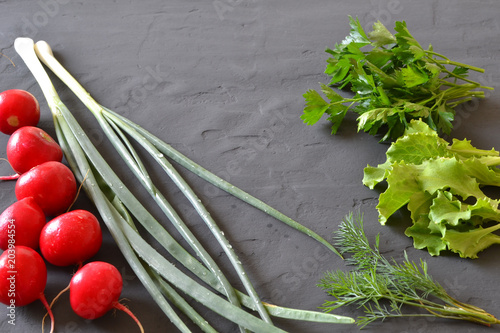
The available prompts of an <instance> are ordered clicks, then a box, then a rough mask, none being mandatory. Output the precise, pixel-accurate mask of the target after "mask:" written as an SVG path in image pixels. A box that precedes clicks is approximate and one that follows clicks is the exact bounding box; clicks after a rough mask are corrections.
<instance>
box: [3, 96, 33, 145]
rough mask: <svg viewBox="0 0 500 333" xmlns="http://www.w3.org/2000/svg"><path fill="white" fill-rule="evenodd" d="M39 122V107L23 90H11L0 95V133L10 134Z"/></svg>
mask: <svg viewBox="0 0 500 333" xmlns="http://www.w3.org/2000/svg"><path fill="white" fill-rule="evenodd" d="M39 121H40V105H39V104H38V101H37V100H36V98H35V96H33V95H32V94H30V93H29V92H27V91H25V90H20V89H11V90H6V91H4V92H2V93H0V132H2V133H5V134H8V135H10V134H12V133H14V131H15V130H17V129H18V128H21V127H23V126H36V125H37V124H38V122H39Z"/></svg>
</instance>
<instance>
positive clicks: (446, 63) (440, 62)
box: [425, 50, 484, 73]
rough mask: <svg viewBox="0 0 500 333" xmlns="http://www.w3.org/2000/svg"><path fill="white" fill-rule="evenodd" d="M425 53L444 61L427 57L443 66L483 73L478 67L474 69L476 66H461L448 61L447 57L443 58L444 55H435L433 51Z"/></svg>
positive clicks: (458, 63)
mask: <svg viewBox="0 0 500 333" xmlns="http://www.w3.org/2000/svg"><path fill="white" fill-rule="evenodd" d="M425 53H427V54H431V55H435V56H437V57H440V58H443V59H444V60H437V59H434V58H432V57H429V58H430V59H432V60H433V62H435V63H438V64H444V65H453V66H456V67H463V68H468V69H471V70H473V71H476V72H480V73H484V69H483V68H479V67H476V66H471V65H467V64H463V63H460V62H456V61H453V60H450V59H448V58H447V57H445V56H444V55H442V54H440V53H437V52H434V51H430V50H425Z"/></svg>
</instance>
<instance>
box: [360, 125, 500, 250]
mask: <svg viewBox="0 0 500 333" xmlns="http://www.w3.org/2000/svg"><path fill="white" fill-rule="evenodd" d="M386 155H387V160H386V161H385V162H384V163H383V164H380V165H378V166H377V167H372V166H367V167H366V168H365V169H364V178H363V183H364V184H365V185H366V186H368V187H370V188H371V189H373V188H374V187H375V186H376V185H377V184H379V183H380V182H383V181H384V180H386V182H387V185H388V186H387V189H386V190H385V192H383V193H382V194H380V197H379V203H378V205H377V209H378V211H379V220H380V222H381V223H382V224H385V223H386V221H387V219H388V218H389V217H390V216H391V215H392V214H393V213H394V212H396V211H397V210H399V209H400V208H402V207H403V206H407V207H408V209H409V211H410V212H411V219H412V221H413V225H412V226H411V227H409V228H408V229H407V230H406V232H405V233H406V235H407V236H409V237H413V241H414V246H415V247H416V248H418V249H423V248H427V249H428V251H429V253H430V254H432V255H439V254H440V252H441V251H443V250H446V249H448V250H451V251H453V252H456V253H459V254H460V256H461V257H463V258H477V253H478V252H480V251H482V250H484V249H485V248H487V247H489V246H490V245H492V244H495V243H500V236H498V235H496V234H494V233H493V232H494V231H495V230H498V229H500V210H499V209H498V205H499V203H500V201H499V200H495V199H493V198H490V197H489V196H487V195H486V194H485V193H484V192H483V187H485V186H500V169H499V168H498V167H497V166H498V165H500V157H499V153H498V151H495V150H494V149H491V150H482V149H477V148H475V147H473V146H472V145H471V143H470V141H468V140H457V139H454V140H453V143H452V144H449V143H448V142H447V141H446V140H444V139H442V138H440V137H438V135H437V133H436V132H435V131H433V130H432V129H430V128H429V126H428V125H426V124H425V123H424V122H422V121H420V120H418V121H415V120H414V121H412V122H410V124H409V127H408V129H407V131H406V132H405V134H404V136H402V137H401V138H399V139H398V140H396V141H395V142H393V143H392V144H391V146H390V147H389V149H388V150H387V153H386Z"/></svg>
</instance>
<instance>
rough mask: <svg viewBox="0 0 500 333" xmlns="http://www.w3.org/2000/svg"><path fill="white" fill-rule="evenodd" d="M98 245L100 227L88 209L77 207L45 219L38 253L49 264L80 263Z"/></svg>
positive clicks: (91, 253) (94, 250)
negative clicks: (45, 222) (47, 220)
mask: <svg viewBox="0 0 500 333" xmlns="http://www.w3.org/2000/svg"><path fill="white" fill-rule="evenodd" d="M101 244H102V233H101V226H100V225H99V221H98V220H97V218H96V217H95V216H94V215H93V214H92V213H90V212H89V211H86V210H82V209H78V210H73V211H70V212H67V213H64V214H62V215H59V216H57V217H56V218H54V219H53V220H51V221H49V222H48V223H47V224H46V225H45V226H44V227H43V230H42V232H41V233H40V251H41V252H42V256H43V257H44V258H45V260H47V261H48V262H50V263H51V264H53V265H56V266H69V265H75V264H79V265H81V264H82V263H83V262H84V261H85V260H87V259H90V258H91V257H92V256H94V255H95V254H96V253H97V251H99V248H100V247H101Z"/></svg>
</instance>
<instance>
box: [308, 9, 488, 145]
mask: <svg viewBox="0 0 500 333" xmlns="http://www.w3.org/2000/svg"><path fill="white" fill-rule="evenodd" d="M349 20H350V25H351V31H350V34H349V36H347V37H346V38H345V39H344V40H343V41H342V42H341V43H340V44H337V45H336V46H335V48H334V49H330V48H327V49H326V52H327V53H329V54H330V55H331V57H330V58H329V59H328V60H327V63H328V64H327V66H326V69H325V73H326V74H328V75H329V76H330V77H331V80H330V83H329V84H328V85H327V84H321V91H322V92H323V94H324V95H325V96H326V98H327V99H328V101H326V100H325V99H324V98H323V97H322V95H321V94H320V93H319V92H318V91H316V90H313V89H310V90H308V91H307V92H306V93H305V94H304V95H303V96H304V98H305V101H306V106H305V108H304V112H303V114H302V116H301V118H302V120H303V121H304V123H306V124H307V125H313V124H315V123H316V122H318V120H319V119H321V117H322V116H323V115H324V114H325V113H326V114H328V116H329V117H328V120H330V121H331V122H332V123H333V125H332V134H336V133H337V131H338V128H339V126H340V125H341V123H342V120H343V119H344V117H345V115H346V113H347V111H348V110H350V109H351V110H352V111H354V112H355V113H357V114H358V117H357V120H358V131H361V130H363V131H365V132H367V133H370V134H371V135H375V134H383V138H382V140H381V141H385V140H394V139H397V138H398V137H399V136H401V135H402V134H403V133H404V131H405V129H406V128H407V126H408V122H409V121H410V120H411V119H419V118H421V119H424V120H425V122H426V123H427V124H428V125H429V126H430V127H431V128H432V129H434V130H435V131H437V132H438V133H440V134H441V133H445V134H449V133H450V132H451V129H452V127H453V125H452V121H453V119H454V117H455V107H456V106H457V105H459V104H460V103H464V102H467V101H469V100H471V99H472V98H473V97H479V98H483V97H484V91H483V90H477V89H489V90H492V89H493V88H491V87H485V86H482V85H481V84H479V83H478V82H474V81H472V80H470V79H468V78H467V74H468V71H469V70H473V71H477V72H481V73H483V72H484V70H483V69H481V68H477V67H474V66H469V65H466V64H462V63H458V62H455V61H451V60H450V59H448V58H447V57H445V56H444V55H441V54H439V53H436V52H434V51H433V49H432V46H429V48H428V49H427V50H425V49H424V48H423V47H422V46H421V45H420V44H419V43H418V42H417V41H416V40H415V38H414V37H413V36H412V35H411V34H410V32H409V31H408V29H407V27H406V23H405V22H404V21H403V22H396V26H395V31H396V34H394V35H393V34H391V33H390V32H389V31H388V30H387V28H386V27H385V26H384V25H383V24H382V23H380V22H376V23H375V24H374V25H373V31H371V32H370V33H368V34H366V33H365V31H364V29H363V28H362V27H361V24H360V22H359V20H358V19H354V18H352V17H349ZM447 66H448V67H450V66H451V67H453V69H448V68H447ZM332 86H336V87H338V88H339V89H343V88H346V87H350V89H351V90H352V92H354V96H352V97H343V96H341V95H340V94H339V93H337V92H336V91H335V90H333V89H332Z"/></svg>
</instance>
